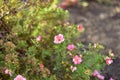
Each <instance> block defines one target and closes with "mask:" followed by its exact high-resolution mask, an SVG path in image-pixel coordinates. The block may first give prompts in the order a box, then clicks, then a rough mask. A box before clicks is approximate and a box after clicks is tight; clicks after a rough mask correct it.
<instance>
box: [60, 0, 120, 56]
mask: <svg viewBox="0 0 120 80" xmlns="http://www.w3.org/2000/svg"><path fill="white" fill-rule="evenodd" d="M70 1H71V2H70ZM60 6H61V7H62V8H64V9H67V10H69V12H70V19H69V22H70V23H73V24H83V26H84V27H85V32H84V33H83V34H82V35H81V36H80V37H79V39H78V41H83V42H93V43H94V42H97V43H100V44H103V45H104V46H106V49H112V50H113V52H114V53H115V54H116V55H117V56H119V57H120V53H119V51H120V0H62V1H61V4H60Z"/></svg>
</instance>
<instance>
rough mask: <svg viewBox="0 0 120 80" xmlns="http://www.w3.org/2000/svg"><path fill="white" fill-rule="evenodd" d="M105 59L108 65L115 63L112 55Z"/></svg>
mask: <svg viewBox="0 0 120 80" xmlns="http://www.w3.org/2000/svg"><path fill="white" fill-rule="evenodd" d="M105 61H106V64H107V65H110V64H112V63H113V60H112V59H111V58H110V57H106V59H105Z"/></svg>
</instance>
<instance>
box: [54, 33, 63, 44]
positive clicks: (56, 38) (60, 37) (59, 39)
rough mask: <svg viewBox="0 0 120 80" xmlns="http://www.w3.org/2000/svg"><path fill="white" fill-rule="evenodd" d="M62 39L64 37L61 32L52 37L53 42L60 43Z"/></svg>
mask: <svg viewBox="0 0 120 80" xmlns="http://www.w3.org/2000/svg"><path fill="white" fill-rule="evenodd" d="M63 41H64V37H63V35H62V34H58V35H56V36H55V37H54V43H55V44H60V43H62V42H63Z"/></svg>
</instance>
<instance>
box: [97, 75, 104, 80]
mask: <svg viewBox="0 0 120 80" xmlns="http://www.w3.org/2000/svg"><path fill="white" fill-rule="evenodd" d="M97 78H98V79H100V80H104V78H105V77H104V76H103V75H100V74H98V75H97Z"/></svg>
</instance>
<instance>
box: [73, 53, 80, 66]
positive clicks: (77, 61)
mask: <svg viewBox="0 0 120 80" xmlns="http://www.w3.org/2000/svg"><path fill="white" fill-rule="evenodd" d="M73 62H74V64H80V63H81V62H82V58H81V56H78V55H75V56H74V57H73Z"/></svg>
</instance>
